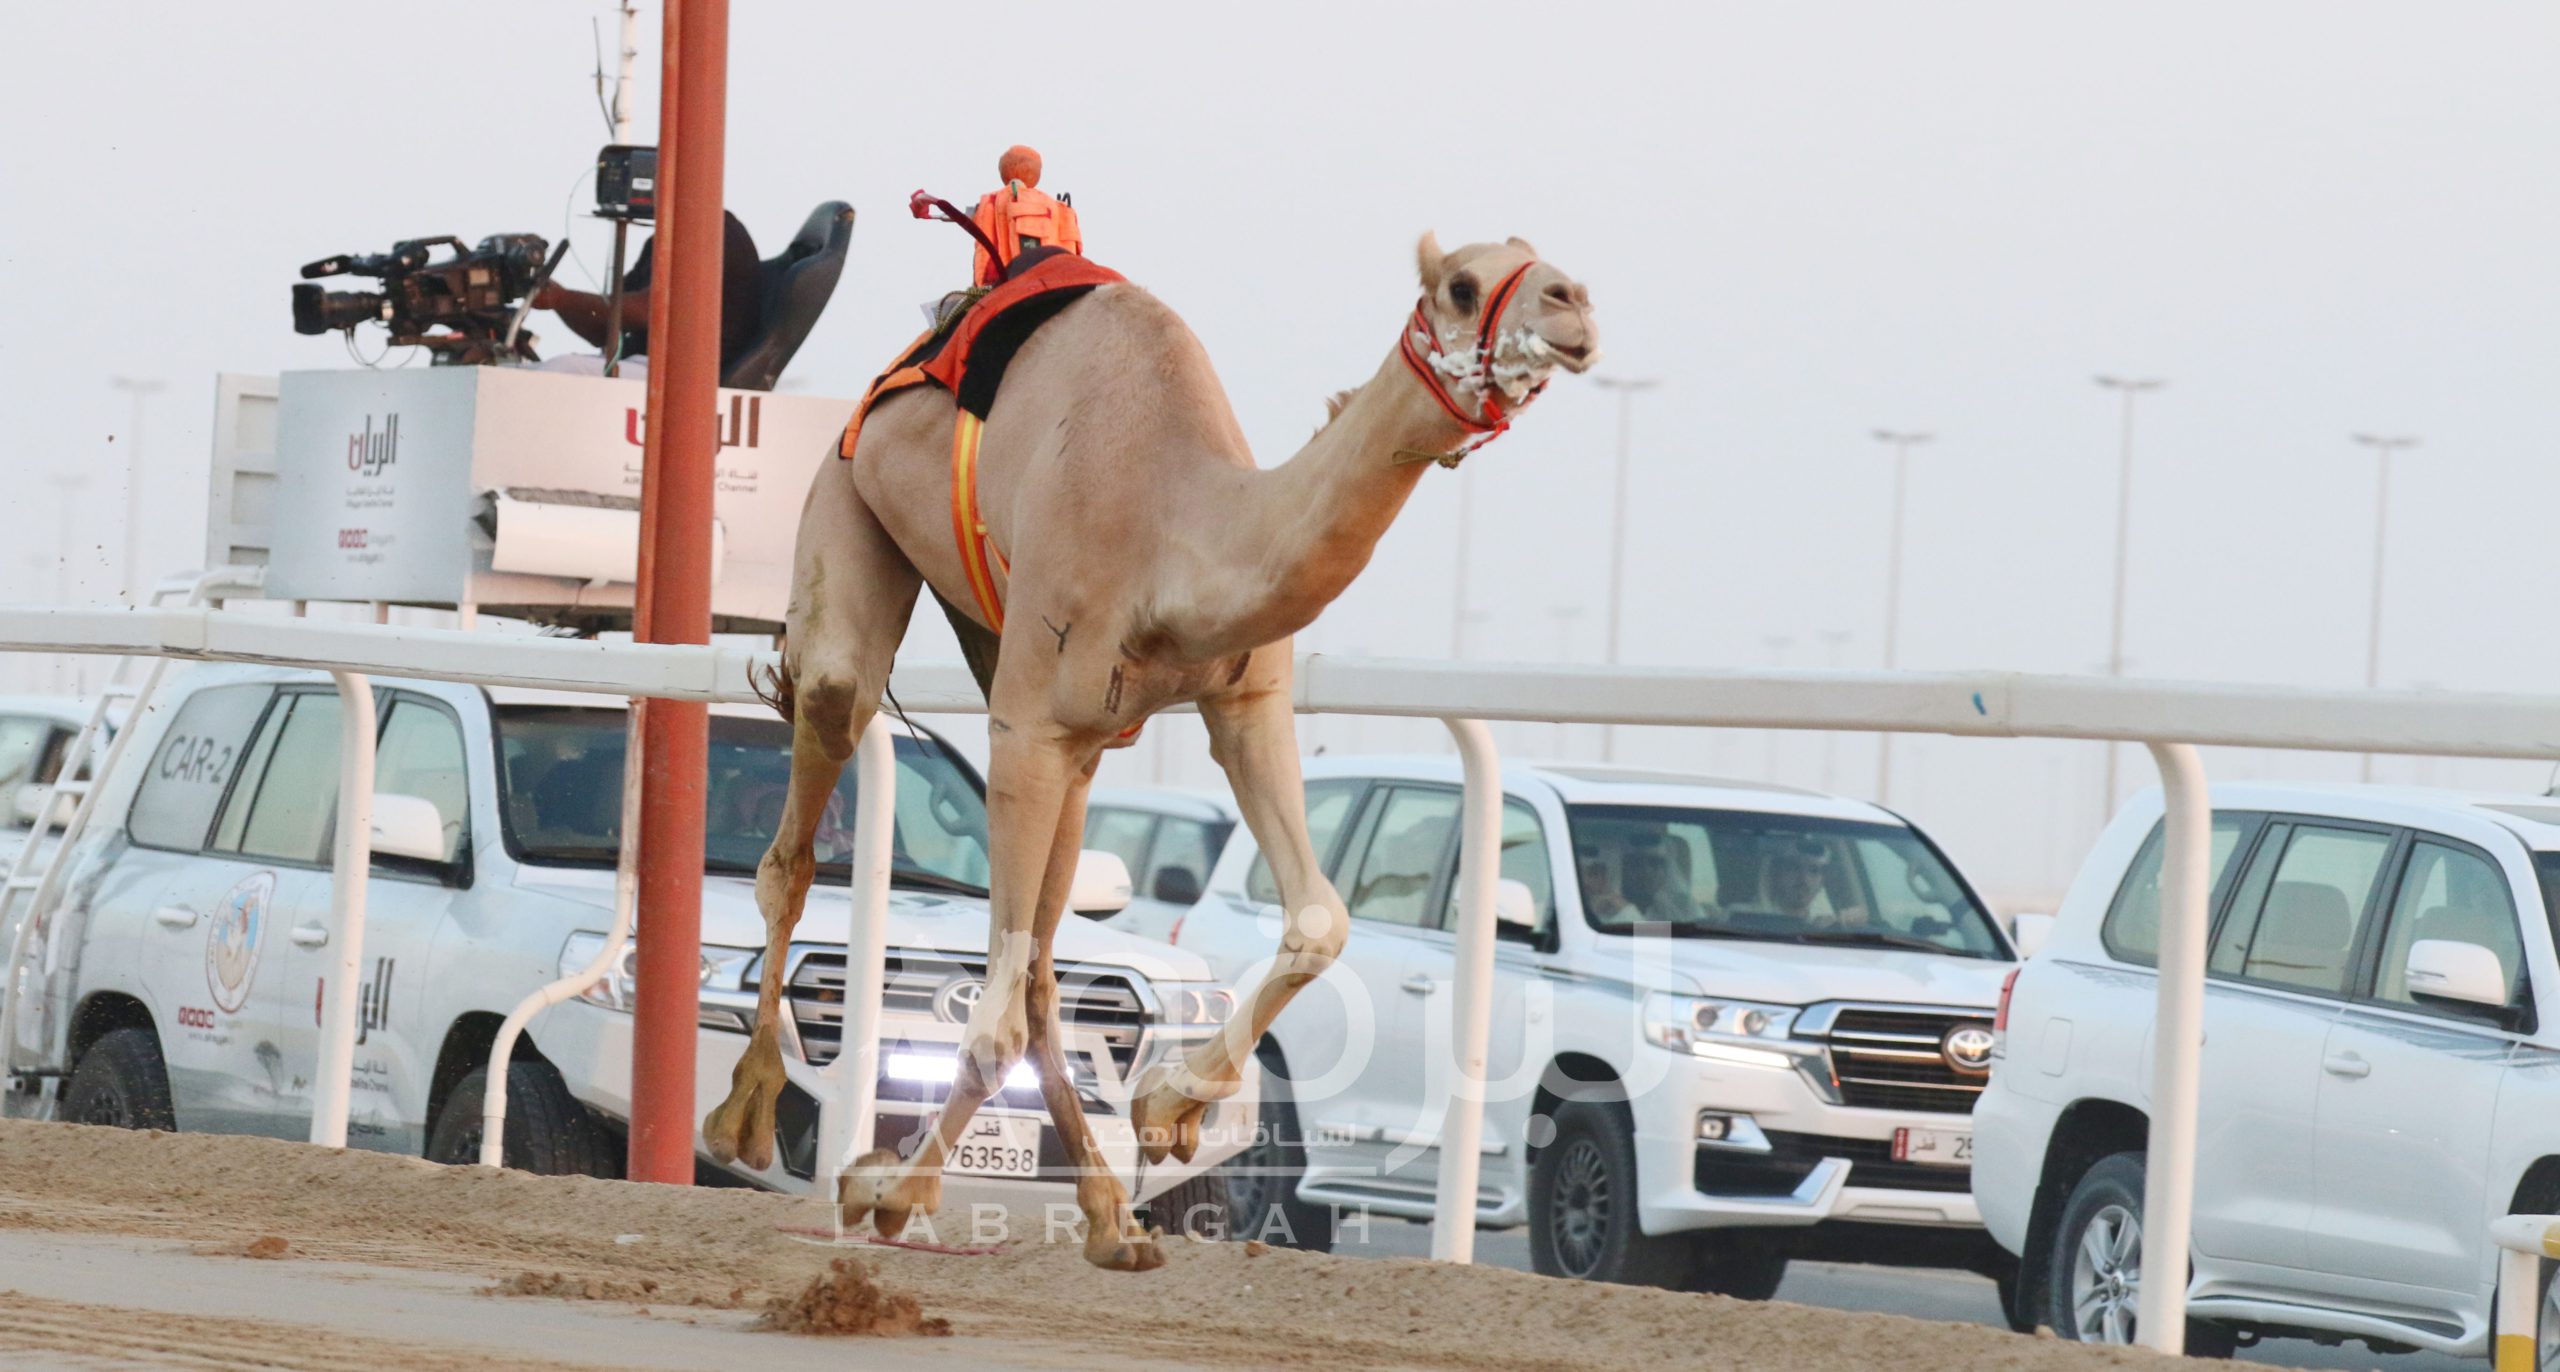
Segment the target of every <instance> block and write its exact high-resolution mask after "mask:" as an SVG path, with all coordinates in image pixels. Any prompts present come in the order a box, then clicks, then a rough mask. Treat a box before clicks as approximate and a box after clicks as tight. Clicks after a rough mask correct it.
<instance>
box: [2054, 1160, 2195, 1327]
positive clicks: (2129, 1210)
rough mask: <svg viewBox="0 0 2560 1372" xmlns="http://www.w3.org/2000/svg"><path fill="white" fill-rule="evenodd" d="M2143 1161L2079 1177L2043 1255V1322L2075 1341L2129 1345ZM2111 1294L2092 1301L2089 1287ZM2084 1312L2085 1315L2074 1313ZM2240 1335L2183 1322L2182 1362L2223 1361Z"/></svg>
mask: <svg viewBox="0 0 2560 1372" xmlns="http://www.w3.org/2000/svg"><path fill="white" fill-rule="evenodd" d="M2142 1192H2143V1157H2142V1154H2140V1153H2117V1154H2115V1155H2113V1156H2111V1157H2107V1158H2102V1159H2100V1160H2099V1161H2098V1164H2097V1165H2096V1166H2094V1167H2091V1168H2090V1169H2089V1170H2088V1171H2087V1172H2085V1173H2083V1174H2081V1177H2080V1181H2079V1184H2078V1185H2076V1186H2074V1187H2073V1188H2072V1189H2071V1198H2070V1199H2069V1200H2068V1201H2066V1202H2064V1203H2063V1207H2062V1219H2061V1222H2060V1223H2058V1224H2056V1225H2055V1226H2054V1231H2053V1244H2052V1247H2051V1248H2050V1249H2048V1250H2047V1251H2046V1254H2045V1274H2044V1278H2045V1279H2044V1289H2045V1310H2044V1312H2043V1323H2046V1324H2049V1325H2051V1326H2053V1331H2054V1333H2055V1334H2056V1335H2058V1336H2060V1337H2061V1338H2064V1339H2067V1340H2069V1341H2071V1342H2074V1343H2113V1344H2129V1343H2131V1342H2133V1340H2134V1338H2135V1337H2136V1336H2137V1335H2138V1333H2139V1331H2138V1330H2136V1329H2135V1328H2134V1306H2135V1304H2136V1302H2137V1300H2138V1298H2139V1292H2140V1290H2141V1283H2140V1276H2141V1268H2140V1265H2141V1254H2142ZM2097 1287H2105V1288H2106V1289H2107V1291H2108V1292H2109V1293H2110V1294H2108V1295H2106V1296H2104V1297H2102V1298H2100V1299H2099V1300H2097V1301H2095V1302H2092V1301H2090V1300H2089V1299H2088V1298H2089V1297H2090V1295H2091V1294H2092V1293H2093V1289H2094V1288H2097ZM2083 1305H2088V1306H2089V1307H2090V1308H2089V1310H2088V1313H2087V1314H2086V1315H2085V1316H2084V1315H2083V1314H2082V1312H2081V1307H2082V1306H2083ZM2238 1347H2239V1335H2238V1334H2237V1333H2236V1332H2234V1331H2233V1330H2231V1329H2230V1328H2228V1327H2226V1326H2224V1325H2218V1324H2210V1323H2207V1322H2206V1321H2203V1320H2189V1321H2187V1356H2188V1357H2191V1358H2228V1357H2230V1356H2231V1355H2232V1353H2233V1352H2234V1351H2236V1350H2237V1349H2238Z"/></svg>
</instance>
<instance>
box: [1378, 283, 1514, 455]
mask: <svg viewBox="0 0 2560 1372" xmlns="http://www.w3.org/2000/svg"><path fill="white" fill-rule="evenodd" d="M1536 265H1538V260H1537V259H1536V258H1534V257H1533V258H1530V259H1529V260H1528V261H1526V262H1523V263H1521V264H1520V265H1519V266H1517V267H1514V268H1513V269H1512V270H1511V274H1510V275H1509V276H1506V277H1504V278H1502V280H1501V282H1500V283H1499V284H1497V285H1496V286H1495V287H1494V288H1493V291H1492V293H1491V294H1489V295H1487V296H1486V297H1485V298H1484V307H1483V310H1482V312H1481V313H1480V314H1478V315H1477V324H1476V350H1475V351H1476V364H1475V366H1474V367H1473V368H1471V369H1470V372H1469V375H1468V377H1467V379H1468V380H1469V381H1471V382H1473V383H1474V384H1475V387H1476V393H1477V394H1478V395H1480V396H1482V397H1483V406H1482V407H1483V411H1484V413H1483V414H1482V416H1477V415H1471V414H1469V413H1467V407H1466V406H1464V405H1461V404H1459V403H1458V399H1457V397H1456V396H1453V395H1451V394H1449V382H1448V380H1447V379H1446V378H1444V377H1443V376H1442V375H1441V374H1440V371H1439V369H1438V368H1436V367H1434V366H1432V365H1431V358H1432V357H1437V356H1439V346H1438V341H1439V335H1438V334H1436V333H1434V332H1432V329H1431V316H1430V315H1429V314H1427V313H1425V312H1424V310H1423V305H1424V304H1425V303H1426V302H1423V301H1416V302H1414V306H1413V320H1412V322H1411V323H1410V324H1408V325H1407V326H1406V328H1405V331H1404V338H1403V340H1402V343H1403V347H1402V352H1403V354H1404V365H1405V366H1407V367H1409V368H1411V369H1412V371H1413V374H1414V375H1415V376H1417V377H1419V378H1421V380H1422V385H1423V389H1425V390H1427V391H1429V392H1431V398H1432V399H1434V400H1437V401H1439V402H1440V408H1441V409H1443V410H1445V411H1447V412H1448V415H1449V417H1450V418H1451V419H1454V420H1456V421H1458V423H1459V424H1460V425H1462V426H1463V427H1465V429H1466V430H1467V431H1468V432H1469V433H1472V434H1474V435H1475V437H1473V438H1471V439H1469V440H1467V441H1466V442H1465V443H1463V444H1460V445H1459V447H1458V450H1457V451H1456V452H1453V453H1450V454H1448V455H1447V456H1445V457H1443V458H1441V459H1440V462H1441V465H1442V466H1447V467H1454V466H1456V465H1458V459H1459V458H1462V457H1465V456H1466V455H1467V454H1469V453H1471V452H1474V451H1475V450H1476V449H1478V448H1481V447H1483V446H1484V445H1485V444H1487V443H1491V442H1492V441H1493V440H1495V439H1497V438H1500V437H1501V436H1502V435H1503V434H1504V433H1505V432H1506V431H1508V430H1509V429H1510V428H1511V416H1512V413H1513V411H1511V410H1505V409H1504V408H1503V406H1502V388H1501V387H1500V386H1497V385H1495V384H1494V380H1493V347H1494V343H1495V333H1496V331H1497V330H1499V329H1500V328H1501V327H1502V312H1503V311H1504V310H1507V309H1509V308H1511V298H1512V297H1513V296H1515V295H1518V294H1519V293H1520V278H1522V277H1524V276H1527V275H1528V274H1529V269H1530V268H1531V267H1534V266H1536ZM1416 333H1420V334H1421V335H1422V336H1423V337H1424V338H1427V339H1430V340H1432V343H1433V346H1432V352H1431V356H1430V357H1426V356H1424V355H1423V352H1422V349H1421V348H1420V347H1418V346H1417V345H1416V344H1415V343H1414V341H1413V336H1414V334H1416ZM1545 389H1546V385H1545V383H1543V382H1542V383H1540V384H1539V385H1538V386H1537V387H1535V388H1534V389H1532V390H1531V391H1530V392H1529V393H1528V394H1527V395H1525V396H1523V397H1521V399H1520V404H1521V405H1526V404H1528V403H1529V402H1530V401H1532V400H1535V399H1537V398H1538V392H1539V391H1543V390H1545Z"/></svg>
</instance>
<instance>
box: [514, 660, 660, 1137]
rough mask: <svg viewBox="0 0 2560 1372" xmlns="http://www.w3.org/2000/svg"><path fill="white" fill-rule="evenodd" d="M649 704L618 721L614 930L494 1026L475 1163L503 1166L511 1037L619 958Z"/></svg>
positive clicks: (633, 900) (635, 867)
mask: <svg viewBox="0 0 2560 1372" xmlns="http://www.w3.org/2000/svg"><path fill="white" fill-rule="evenodd" d="M648 704H649V700H648V697H646V696H633V697H632V698H631V709H630V712H629V717H628V718H627V719H625V720H624V721H623V734H622V835H621V841H620V845H619V847H618V848H617V849H616V851H615V854H614V862H613V931H612V932H611V933H608V934H606V935H605V939H604V947H602V948H599V949H597V950H596V955H595V956H594V957H593V958H591V959H589V960H588V962H587V965H586V966H584V967H581V968H579V969H578V970H577V971H575V972H572V973H570V974H569V975H567V976H565V977H562V978H560V979H559V980H557V981H554V982H552V983H550V984H549V985H546V986H544V987H543V988H542V989H540V990H538V991H536V992H534V993H533V994H532V995H529V996H527V997H525V998H524V999H523V1000H520V1001H518V1002H516V1008H515V1009H513V1010H511V1011H509V1012H508V1013H507V1018H506V1020H505V1022H503V1023H501V1024H500V1025H499V1026H498V1037H497V1039H496V1040H495V1041H494V1042H492V1043H491V1044H490V1045H489V1069H488V1072H487V1079H486V1080H485V1081H483V1082H482V1083H481V1091H480V1165H481V1166H483V1167H504V1166H505V1165H506V1159H507V1066H508V1064H509V1063H510V1062H511V1061H512V1060H513V1059H514V1057H515V1052H516V1039H517V1038H519V1037H521V1036H522V1035H523V1033H524V1027H525V1025H526V1024H528V1023H530V1022H532V1020H533V1017H534V1016H535V1015H538V1014H541V1013H542V1012H543V1011H545V1010H548V1009H550V1008H551V1007H552V1006H554V1005H558V1004H559V1003H560V1002H562V1001H564V1000H567V999H569V998H570V997H572V996H579V995H584V994H585V993H586V990H587V988H588V987H590V986H593V985H595V984H596V983H597V982H599V981H602V980H604V979H605V978H606V977H607V976H609V975H611V974H612V972H613V965H614V963H616V962H618V961H620V960H621V958H622V949H623V946H624V945H626V944H628V943H629V942H630V941H631V920H632V916H633V913H634V911H635V910H636V909H637V908H638V906H639V904H640V770H641V769H640V712H641V710H643V709H644V708H646V707H647V706H648Z"/></svg>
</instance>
